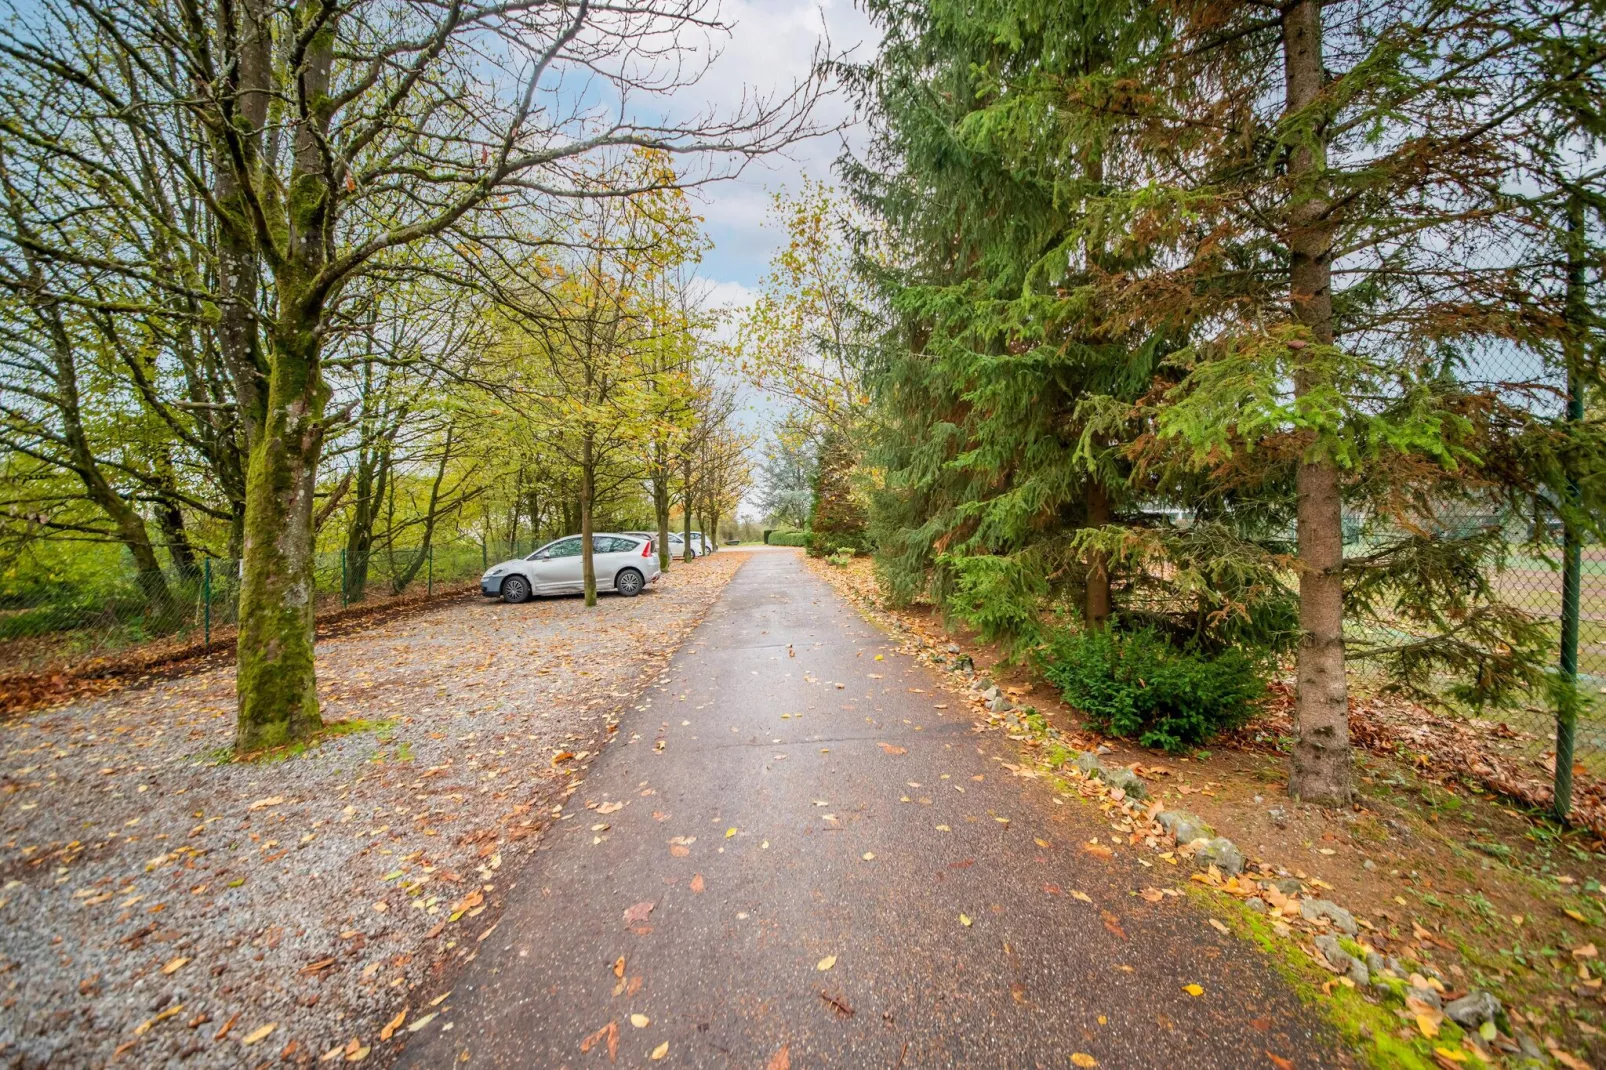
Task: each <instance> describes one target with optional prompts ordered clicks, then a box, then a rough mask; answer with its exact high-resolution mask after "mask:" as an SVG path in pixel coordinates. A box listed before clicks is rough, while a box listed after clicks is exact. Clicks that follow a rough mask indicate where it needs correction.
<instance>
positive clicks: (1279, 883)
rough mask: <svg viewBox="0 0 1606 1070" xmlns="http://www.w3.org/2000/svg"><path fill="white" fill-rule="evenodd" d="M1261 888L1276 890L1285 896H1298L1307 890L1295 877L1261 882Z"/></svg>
mask: <svg viewBox="0 0 1606 1070" xmlns="http://www.w3.org/2000/svg"><path fill="white" fill-rule="evenodd" d="M1260 886H1261V887H1262V888H1275V889H1277V890H1278V891H1279V892H1282V893H1283V894H1284V895H1298V894H1299V893H1300V892H1302V891H1304V890H1305V886H1304V885H1302V884H1300V883H1299V881H1297V880H1295V879H1294V878H1293V877H1283V878H1281V879H1280V880H1274V881H1261V882H1260Z"/></svg>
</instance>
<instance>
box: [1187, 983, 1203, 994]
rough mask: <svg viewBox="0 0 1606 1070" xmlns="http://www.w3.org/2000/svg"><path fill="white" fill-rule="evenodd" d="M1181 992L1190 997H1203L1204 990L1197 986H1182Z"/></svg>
mask: <svg viewBox="0 0 1606 1070" xmlns="http://www.w3.org/2000/svg"><path fill="white" fill-rule="evenodd" d="M1182 990H1183V991H1184V992H1186V993H1187V994H1188V995H1190V996H1202V995H1204V989H1203V988H1201V987H1200V986H1199V985H1183V986H1182Z"/></svg>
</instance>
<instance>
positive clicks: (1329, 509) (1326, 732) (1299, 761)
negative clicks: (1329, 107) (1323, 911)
mask: <svg viewBox="0 0 1606 1070" xmlns="http://www.w3.org/2000/svg"><path fill="white" fill-rule="evenodd" d="M1282 35H1283V62H1284V75H1285V82H1286V94H1287V96H1286V103H1285V109H1284V113H1285V114H1286V115H1294V114H1296V113H1298V112H1301V111H1304V110H1305V109H1307V108H1309V107H1310V106H1311V105H1312V104H1313V103H1315V102H1316V101H1317V100H1318V98H1319V97H1320V96H1321V94H1322V91H1323V69H1322V21H1321V6H1320V3H1319V0H1299V2H1297V3H1294V4H1292V5H1291V6H1289V7H1287V8H1285V9H1284V12H1283V19H1282ZM1303 136H1304V137H1305V139H1306V140H1305V141H1304V142H1303V143H1302V144H1300V145H1298V146H1297V147H1295V149H1294V150H1293V152H1292V153H1291V155H1290V158H1289V164H1288V178H1289V182H1290V185H1291V197H1290V202H1289V208H1288V247H1289V253H1290V269H1289V283H1290V286H1289V298H1290V303H1291V305H1292V311H1293V316H1294V319H1295V320H1296V321H1297V322H1298V323H1300V324H1301V325H1302V326H1304V327H1305V328H1306V329H1307V330H1308V332H1309V334H1310V336H1311V337H1310V342H1312V343H1314V344H1309V345H1300V346H1299V347H1298V348H1296V351H1295V354H1294V394H1295V397H1296V398H1300V397H1305V396H1307V395H1309V394H1310V393H1311V392H1313V391H1316V390H1319V389H1322V388H1323V387H1325V386H1326V385H1327V383H1326V379H1325V376H1326V373H1325V371H1324V370H1323V368H1322V367H1321V366H1320V361H1321V359H1322V353H1323V352H1325V351H1327V350H1328V349H1329V347H1331V346H1332V344H1333V337H1334V333H1333V294H1332V250H1333V229H1332V223H1331V222H1330V220H1329V215H1328V212H1329V207H1330V206H1329V204H1328V201H1327V198H1326V196H1325V194H1324V191H1323V178H1322V173H1323V172H1324V171H1325V169H1326V166H1327V145H1326V138H1327V133H1326V127H1325V123H1322V122H1318V123H1315V124H1311V126H1310V129H1309V132H1308V133H1306V134H1305V135H1303ZM1295 495H1296V503H1297V504H1296V530H1297V534H1298V544H1299V570H1300V571H1299V625H1300V640H1299V652H1298V659H1297V669H1296V677H1297V687H1296V691H1295V699H1294V727H1295V736H1296V738H1295V741H1294V752H1293V758H1292V762H1291V768H1290V773H1289V778H1288V793H1289V794H1290V795H1292V796H1293V797H1294V798H1296V799H1299V800H1302V801H1305V802H1314V803H1320V804H1322V805H1326V806H1347V805H1349V803H1350V802H1351V801H1352V800H1353V798H1354V785H1353V781H1352V777H1351V770H1350V744H1349V697H1348V692H1347V687H1346V682H1345V669H1344V578H1343V570H1344V536H1343V497H1342V493H1341V488H1340V484H1339V471H1338V465H1337V464H1336V462H1335V461H1334V460H1333V459H1332V458H1331V457H1330V456H1329V455H1327V454H1326V453H1325V452H1324V451H1323V450H1322V448H1321V444H1320V443H1315V444H1313V445H1312V446H1311V447H1310V448H1309V449H1308V451H1307V453H1306V455H1305V456H1304V457H1302V458H1301V459H1300V461H1299V464H1298V468H1297V470H1296V472H1295Z"/></svg>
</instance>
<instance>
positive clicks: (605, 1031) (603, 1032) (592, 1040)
mask: <svg viewBox="0 0 1606 1070" xmlns="http://www.w3.org/2000/svg"><path fill="white" fill-rule="evenodd" d="M429 1017H430V1018H433V1017H435V1016H434V1015H433V1014H432V1015H430V1016H429ZM419 1021H428V1019H420V1020H419ZM418 1025H419V1023H418V1022H414V1023H413V1024H412V1026H411V1027H410V1028H412V1029H417V1028H418ZM604 1040H606V1041H607V1042H608V1061H609V1062H612V1061H613V1057H614V1055H613V1053H614V1052H616V1051H618V1050H619V1023H618V1022H609V1023H608V1024H607V1025H605V1026H603V1027H602V1028H601V1029H599V1030H597V1031H596V1032H595V1033H592V1034H591V1035H590V1036H588V1037H586V1038H585V1039H584V1040H582V1041H581V1042H580V1054H581V1055H584V1054H586V1053H587V1052H589V1051H590V1050H591V1049H592V1048H594V1047H596V1046H597V1044H598V1043H599V1042H601V1041H604Z"/></svg>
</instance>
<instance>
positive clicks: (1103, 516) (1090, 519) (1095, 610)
mask: <svg viewBox="0 0 1606 1070" xmlns="http://www.w3.org/2000/svg"><path fill="white" fill-rule="evenodd" d="M1083 495H1084V498H1085V501H1086V505H1087V526H1088V527H1089V528H1102V527H1104V526H1105V525H1106V524H1108V523H1109V522H1110V494H1109V491H1107V490H1105V488H1104V484H1103V483H1100V482H1099V481H1098V480H1096V479H1089V480H1088V481H1087V485H1086V487H1085V488H1084V491H1083ZM1084 613H1085V615H1086V617H1087V626H1088V627H1089V628H1093V629H1097V630H1102V629H1103V628H1104V625H1105V624H1106V622H1108V621H1109V619H1110V561H1109V555H1108V554H1106V553H1105V552H1104V551H1103V550H1092V551H1089V553H1088V555H1087V591H1086V597H1085V605H1084Z"/></svg>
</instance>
